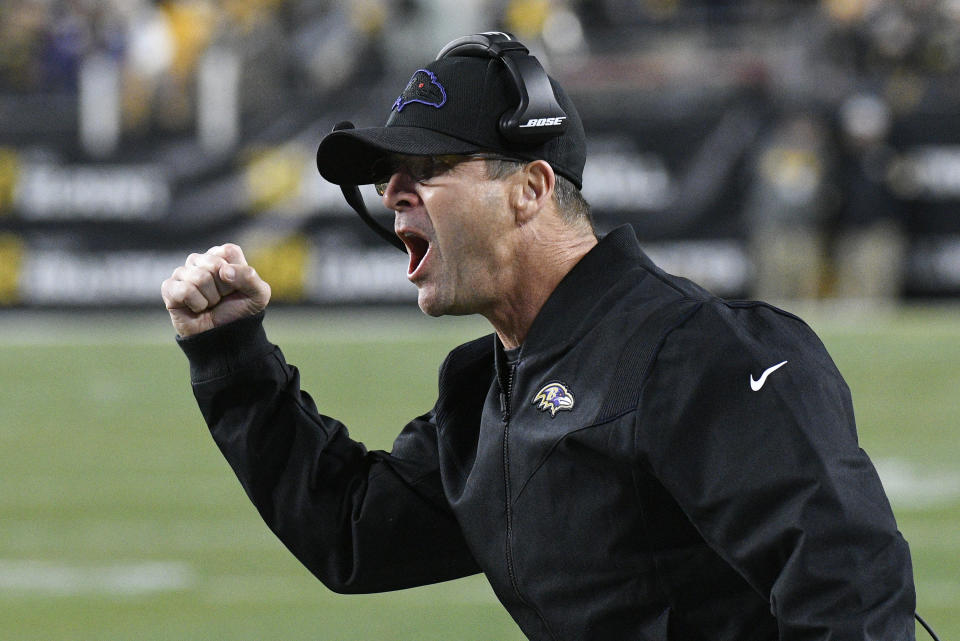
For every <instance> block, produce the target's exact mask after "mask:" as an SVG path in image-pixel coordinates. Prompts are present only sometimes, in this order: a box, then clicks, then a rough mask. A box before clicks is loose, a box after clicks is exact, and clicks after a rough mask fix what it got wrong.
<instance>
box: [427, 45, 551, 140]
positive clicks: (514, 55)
mask: <svg viewBox="0 0 960 641" xmlns="http://www.w3.org/2000/svg"><path fill="white" fill-rule="evenodd" d="M451 56H468V57H478V58H484V57H486V58H496V59H498V60H500V61H501V62H502V63H503V64H504V66H505V67H506V68H507V71H508V72H509V74H510V79H511V80H512V81H513V85H514V87H515V88H516V90H517V93H518V94H519V95H520V104H519V105H517V108H516V109H515V110H514V111H513V113H510V112H509V111H507V112H506V113H504V114H503V115H502V116H501V117H500V122H499V129H500V133H501V134H502V135H503V137H504V138H506V139H507V140H509V141H510V142H512V143H515V144H522V145H531V146H533V145H542V144H543V143H545V142H547V141H548V140H550V139H551V138H555V137H557V136H559V135H561V134H563V132H564V130H565V129H566V126H567V122H566V121H567V114H566V113H565V112H564V111H563V109H561V108H560V104H559V103H558V102H557V97H556V96H555V95H554V93H553V87H552V86H551V85H550V78H549V77H548V76H547V72H545V71H544V70H543V67H542V66H541V65H540V61H539V60H537V59H536V58H535V57H534V56H531V55H530V51H529V49H527V48H526V47H525V46H524V45H523V43H521V42H519V41H518V40H516V39H515V38H514V37H513V36H512V35H510V34H509V33H504V32H502V31H487V32H484V33H477V34H474V35H471V36H464V37H463V38H458V39H456V40H454V41H452V42H450V43H449V44H447V45H446V46H445V47H444V48H443V49H441V50H440V53H438V54H437V57H436V60H440V59H441V58H447V57H451Z"/></svg>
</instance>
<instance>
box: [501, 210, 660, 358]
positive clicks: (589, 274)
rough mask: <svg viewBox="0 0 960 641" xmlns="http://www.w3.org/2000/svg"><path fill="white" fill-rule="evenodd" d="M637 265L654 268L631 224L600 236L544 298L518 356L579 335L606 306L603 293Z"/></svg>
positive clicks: (551, 347) (648, 269)
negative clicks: (597, 241)
mask: <svg viewBox="0 0 960 641" xmlns="http://www.w3.org/2000/svg"><path fill="white" fill-rule="evenodd" d="M638 266H639V267H641V268H645V271H655V270H657V267H656V266H655V265H654V264H653V262H652V261H651V260H650V259H649V258H648V257H647V255H646V254H644V252H643V250H642V249H641V248H640V241H639V240H638V239H637V235H636V232H634V229H633V227H632V226H630V225H622V226H620V227H617V228H616V229H614V230H613V231H611V232H610V233H608V234H607V235H606V236H604V237H603V238H601V239H600V242H599V243H597V245H596V246H595V247H594V248H593V249H591V250H590V251H589V252H587V254H586V255H585V256H584V257H583V258H582V259H580V262H579V263H577V264H576V265H574V267H573V269H571V270H570V272H569V273H567V275H566V276H565V277H564V278H563V280H561V281H560V284H559V285H557V288H556V289H555V290H554V291H553V293H552V294H551V295H550V297H549V298H548V299H547V302H546V303H545V304H544V306H543V308H542V309H541V310H540V313H539V314H537V317H536V318H535V319H534V321H533V325H531V327H530V332H529V333H528V334H527V338H526V340H525V341H524V343H523V348H522V349H521V356H528V355H530V354H533V353H537V352H542V351H551V350H552V349H554V348H556V347H558V346H560V345H566V344H568V343H570V342H573V341H575V340H576V339H578V338H579V337H580V336H581V335H582V334H583V333H585V332H586V331H587V330H589V329H590V327H591V326H592V325H593V324H594V323H595V322H596V318H598V317H599V315H600V314H601V313H602V312H603V311H605V310H606V305H605V304H604V303H605V302H606V301H607V300H608V299H606V297H605V296H604V294H605V293H607V292H609V291H610V290H611V289H613V288H614V287H615V285H616V284H617V283H618V282H619V281H621V280H622V279H623V278H624V277H625V275H626V273H627V272H628V271H630V270H633V269H636V268H637V267H638ZM498 347H499V346H498Z"/></svg>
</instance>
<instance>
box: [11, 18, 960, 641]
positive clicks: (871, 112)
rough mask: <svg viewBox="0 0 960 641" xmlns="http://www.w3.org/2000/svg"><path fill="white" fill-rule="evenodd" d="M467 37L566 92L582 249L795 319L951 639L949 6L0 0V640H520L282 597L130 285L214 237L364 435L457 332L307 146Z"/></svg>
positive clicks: (158, 333) (372, 432) (958, 478)
mask: <svg viewBox="0 0 960 641" xmlns="http://www.w3.org/2000/svg"><path fill="white" fill-rule="evenodd" d="M489 29H503V30H507V31H511V32H513V33H514V34H515V35H517V36H518V37H519V38H520V39H521V40H523V41H524V42H525V43H526V44H528V45H529V46H530V47H531V48H532V49H533V50H534V52H535V53H537V54H538V55H539V56H540V57H541V59H542V60H543V61H544V62H545V64H546V66H547V67H548V68H549V70H550V71H551V73H552V74H553V75H555V76H556V77H557V78H558V79H559V80H560V81H561V82H562V83H563V84H564V86H565V87H566V88H567V89H568V91H569V92H570V93H571V95H572V96H573V98H574V100H575V101H576V103H577V104H578V106H579V107H580V111H581V114H582V116H583V119H584V123H585V126H586V128H587V133H588V137H589V142H590V150H589V152H590V157H589V160H588V164H587V167H586V171H585V180H584V182H585V189H584V193H585V195H586V197H587V199H588V200H589V201H590V202H591V203H592V205H593V206H594V210H595V216H596V221H597V224H598V227H599V228H600V229H601V231H603V230H607V229H610V228H612V227H614V226H616V225H619V224H623V223H630V224H632V225H634V226H635V227H636V228H637V230H638V231H639V233H640V234H641V236H642V237H643V238H644V239H645V240H646V245H647V247H648V249H649V253H650V254H651V255H652V256H653V258H654V259H655V260H657V261H658V262H660V263H661V264H662V265H663V266H664V267H665V268H667V269H668V270H670V271H673V272H675V273H679V274H683V275H686V276H690V277H692V278H694V279H696V280H698V281H700V282H702V283H703V284H705V285H706V286H708V287H710V288H711V289H713V290H714V291H715V292H716V293H717V294H720V295H722V296H727V297H759V298H764V299H768V300H773V301H775V302H780V303H781V304H783V305H784V306H786V307H788V308H789V309H791V310H792V311H797V312H799V313H800V314H801V315H803V316H804V317H805V318H807V319H808V320H809V321H810V322H811V324H812V325H813V326H814V328H815V329H817V330H818V331H820V332H821V334H822V335H823V337H824V340H825V342H826V343H827V346H828V348H829V349H830V350H831V352H832V353H833V354H834V357H835V359H836V360H837V363H838V365H839V366H840V369H841V371H842V372H843V373H844V375H845V376H846V377H847V379H848V382H849V383H850V386H851V388H852V389H853V393H854V402H855V405H856V409H857V413H858V420H859V425H860V431H861V436H862V441H863V444H864V448H865V449H866V450H867V451H868V452H869V453H870V454H871V456H873V458H874V459H875V460H876V461H877V464H878V467H879V469H880V473H881V476H882V477H883V480H884V483H885V485H886V486H887V489H888V492H889V493H890V495H891V499H892V502H893V504H894V509H895V512H896V514H897V517H898V520H899V522H900V526H901V529H902V531H903V532H904V534H905V536H906V538H907V539H908V541H910V543H911V546H912V549H913V553H914V562H915V565H916V569H917V585H918V592H919V595H920V605H919V609H920V611H921V613H922V614H925V615H926V616H927V618H928V619H929V620H931V622H932V623H934V624H935V627H936V628H937V629H938V630H939V631H940V632H941V636H942V637H943V638H944V639H947V638H958V639H960V578H958V573H960V466H958V465H957V459H958V456H960V445H958V438H957V421H958V417H960V398H958V396H960V395H958V392H960V367H958V365H957V363H960V314H958V311H960V307H958V306H957V305H956V297H957V296H958V295H960V82H958V80H960V1H958V0H791V1H787V0H781V1H775V0H766V1H760V0H742V1H739V2H735V1H734V0H700V1H693V0H581V1H575V0H569V1H564V0H460V1H458V2H449V1H446V0H353V1H347V0H327V1H322V0H321V1H306V0H150V1H148V0H73V1H67V0H5V1H4V2H3V3H2V4H0V366H2V369H0V445H2V448H0V487H2V491H0V630H2V632H0V636H2V637H3V638H5V639H7V638H9V639H132V638H136V639H183V638H222V639H314V640H316V639H337V640H344V639H411V640H412V639H425V638H430V639H478V640H479V639H487V640H489V639H520V638H522V637H521V635H520V633H519V632H518V631H517V629H516V627H515V626H514V625H513V624H512V623H511V622H510V621H509V620H508V619H507V618H506V615H505V614H504V613H503V612H502V611H501V610H500V608H499V606H498V605H497V604H496V601H495V599H494V597H493V596H492V593H491V592H490V591H489V589H488V588H487V587H486V586H485V584H484V582H483V580H482V579H480V578H471V579H467V580H463V581H458V582H454V583H452V584H449V585H443V586H435V587H429V588H423V589H418V590H412V591H407V592H404V593H398V594H392V595H383V596H370V597H339V596H336V595H332V594H330V593H329V592H327V591H326V590H325V589H324V588H322V586H320V585H319V584H318V583H316V582H315V581H313V580H312V579H311V578H310V577H309V576H308V575H307V573H306V571H305V570H303V569H302V568H300V567H299V565H298V564H297V563H296V562H295V561H294V560H293V558H292V557H290V556H289V555H288V554H287V553H286V552H285V551H284V550H283V549H282V546H281V545H280V544H279V543H277V542H276V541H275V540H273V538H272V536H271V535H270V534H269V533H268V532H267V531H266V528H265V527H263V526H262V525H261V524H260V523H259V521H258V519H257V517H256V514H255V511H254V510H253V509H252V508H251V507H250V506H249V505H248V504H247V502H246V499H245V497H244V496H243V494H242V491H241V490H240V489H239V486H238V485H237V484H236V482H235V481H233V479H232V477H231V476H230V473H229V470H228V468H227V466H226V464H225V463H224V462H223V461H221V460H220V457H219V454H218V453H217V452H216V448H215V447H214V446H213V444H212V442H210V439H209V437H208V436H207V435H206V433H205V428H204V427H203V425H202V421H201V420H200V417H199V414H198V412H197V410H196V409H195V407H194V405H193V401H192V397H191V395H190V390H189V385H188V383H187V372H186V364H185V361H184V359H183V357H182V356H181V355H180V354H179V351H178V350H177V349H176V347H174V346H173V344H172V332H171V330H170V329H169V326H168V324H167V322H166V319H165V312H164V311H163V309H162V306H161V305H162V303H161V302H160V298H159V284H160V282H161V281H162V280H163V279H164V278H166V277H167V276H168V275H169V273H170V272H171V271H172V270H173V268H174V267H175V266H176V265H178V264H179V263H181V262H182V260H183V259H184V257H185V256H186V255H187V254H189V253H190V252H193V251H204V250H205V249H206V248H207V247H209V246H211V245H214V244H219V243H222V242H225V241H227V240H230V241H233V242H238V243H240V244H242V245H243V246H244V248H245V249H246V251H247V255H248V257H250V259H251V262H252V263H253V264H254V265H255V266H256V267H257V268H258V270H259V271H260V272H261V273H262V274H263V275H264V277H265V278H267V280H269V281H270V282H271V284H272V286H273V291H274V298H275V303H274V306H273V308H272V309H273V311H271V314H270V318H269V320H268V329H269V331H270V332H271V335H272V337H273V338H274V340H275V341H276V342H279V343H280V344H281V345H283V346H284V348H285V351H286V352H287V353H288V357H289V359H290V360H291V361H292V362H295V363H297V364H298V365H300V366H301V369H302V370H303V372H304V383H305V385H306V386H307V387H308V388H309V389H310V391H311V392H312V393H313V394H314V396H315V397H316V398H317V399H318V400H319V401H320V403H321V406H322V407H323V408H324V409H325V410H326V411H328V413H330V414H333V415H336V416H338V417H342V418H344V419H345V420H346V422H347V423H348V424H352V425H355V426H356V427H355V428H354V434H355V436H357V437H358V438H361V439H362V440H364V441H366V442H367V443H368V444H369V445H370V446H372V447H378V448H386V447H389V444H390V442H391V439H392V436H393V435H394V434H395V432H396V430H397V426H399V425H400V424H402V422H403V421H405V420H406V419H407V418H409V417H410V416H413V415H415V414H419V413H420V412H422V411H423V410H424V409H426V408H427V407H429V405H430V404H431V403H432V398H433V395H434V394H435V381H434V378H435V372H436V365H437V364H438V363H439V361H440V359H441V358H442V356H443V355H444V354H445V353H446V351H447V350H448V349H449V348H451V347H452V346H454V345H455V344H457V343H458V342H460V341H462V340H465V339H466V338H469V337H472V336H475V335H476V334H478V333H479V332H485V331H487V330H486V328H485V327H484V325H483V324H482V323H480V322H478V321H476V320H475V319H442V320H439V321H438V320H428V319H423V318H421V317H420V316H419V315H418V314H417V312H416V310H415V293H414V290H413V288H412V287H411V286H410V285H409V284H408V283H407V282H406V280H405V278H404V265H405V262H404V260H403V257H402V256H400V255H399V254H398V253H397V252H396V251H395V250H393V249H392V248H389V247H387V246H385V245H382V244H380V243H379V242H378V241H377V240H376V238H375V237H374V236H373V235H372V234H370V233H369V232H368V231H367V230H366V229H365V228H364V227H363V226H362V224H361V223H359V221H357V220H356V219H355V215H354V214H353V213H352V212H351V211H350V210H349V208H348V207H347V206H346V204H345V203H343V202H342V198H341V196H340V192H339V189H337V188H336V187H334V186H332V185H328V184H326V183H324V182H323V181H322V180H321V179H320V178H319V176H318V175H317V173H316V169H315V165H314V153H315V150H316V145H317V143H318V142H319V140H320V138H321V137H322V135H323V134H324V133H325V132H327V131H329V130H330V129H331V128H332V126H333V124H334V123H335V122H337V121H339V120H342V119H345V118H350V119H352V120H353V121H354V122H355V123H357V124H358V126H369V125H376V124H381V123H382V122H383V120H384V119H385V117H386V115H387V112H388V110H389V106H390V104H392V101H393V99H394V98H395V97H396V95H397V94H398V93H399V92H400V90H402V88H403V86H404V85H405V83H406V80H407V78H408V77H409V74H410V72H411V71H412V70H413V69H414V68H416V66H417V65H420V64H422V63H424V62H426V61H427V60H429V58H431V57H432V55H431V54H433V53H434V52H436V51H437V50H439V49H440V47H441V46H442V45H443V44H445V43H446V42H447V41H449V40H451V39H453V38H455V37H458V36H460V35H464V34H467V33H473V32H477V31H482V30H489ZM367 195H368V196H370V197H369V199H368V205H369V206H370V207H371V209H372V210H377V208H378V207H379V206H378V205H377V204H376V201H375V199H374V198H373V196H372V190H371V191H370V192H368V194H367ZM381 209H382V208H381ZM383 214H384V215H386V216H388V217H389V212H386V211H384V212H383ZM345 363H349V364H350V365H351V367H350V368H348V370H347V371H345V372H344V373H343V377H342V379H338V380H336V381H332V380H329V379H328V377H327V376H325V371H327V368H328V367H330V366H331V365H336V366H337V368H338V370H342V369H343V366H344V364H345ZM398 371H402V372H403V373H404V375H403V376H402V377H397V376H396V375H395V372H398ZM321 382H322V384H321ZM371 389H376V390H377V393H376V396H373V395H371V394H369V393H365V392H364V390H371Z"/></svg>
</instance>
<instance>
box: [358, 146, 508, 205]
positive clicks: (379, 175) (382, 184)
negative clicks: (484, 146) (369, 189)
mask: <svg viewBox="0 0 960 641" xmlns="http://www.w3.org/2000/svg"><path fill="white" fill-rule="evenodd" d="M472 160H504V161H508V162H516V163H522V162H525V161H523V160H520V159H519V158H511V157H510V156H502V155H499V154H488V153H476V154H447V155H443V156H403V155H392V156H384V157H383V158H379V159H377V161H376V162H375V163H374V164H373V175H374V176H376V178H375V179H374V181H373V186H374V188H375V189H376V190H377V194H379V195H380V196H383V195H384V194H385V193H386V192H387V185H389V184H390V178H392V177H393V175H394V174H397V173H401V174H404V175H405V176H409V177H410V178H411V179H412V180H413V181H414V182H418V183H422V182H425V181H427V180H429V179H431V178H433V177H435V176H440V175H442V174H445V173H447V172H448V171H450V170H451V169H453V168H454V167H456V166H457V165H459V164H461V163H465V162H470V161H472Z"/></svg>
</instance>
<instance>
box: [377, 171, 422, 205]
mask: <svg viewBox="0 0 960 641" xmlns="http://www.w3.org/2000/svg"><path fill="white" fill-rule="evenodd" d="M415 186H416V182H414V180H413V179H412V178H410V176H408V175H406V174H405V173H403V172H399V171H398V172H396V173H395V174H393V175H392V176H390V181H389V182H388V183H387V188H386V189H385V190H384V192H383V205H384V207H386V208H387V209H392V210H393V211H401V210H405V209H411V208H413V207H416V206H417V205H419V204H420V196H419V195H418V194H417V192H416V190H415Z"/></svg>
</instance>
